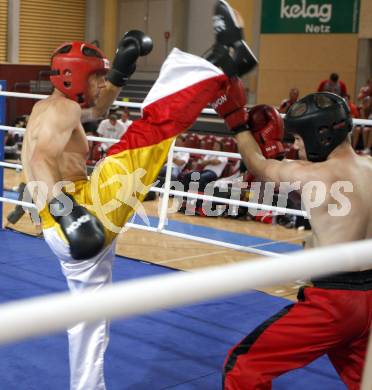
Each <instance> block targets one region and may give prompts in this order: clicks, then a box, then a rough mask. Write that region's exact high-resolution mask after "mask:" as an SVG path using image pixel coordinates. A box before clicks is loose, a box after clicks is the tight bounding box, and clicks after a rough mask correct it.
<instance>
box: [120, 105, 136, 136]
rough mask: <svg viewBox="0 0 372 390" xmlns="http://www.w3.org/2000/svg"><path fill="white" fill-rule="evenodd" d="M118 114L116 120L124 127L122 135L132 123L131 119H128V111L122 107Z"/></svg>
mask: <svg viewBox="0 0 372 390" xmlns="http://www.w3.org/2000/svg"><path fill="white" fill-rule="evenodd" d="M118 114H120V119H119V120H118V122H119V123H121V124H122V125H123V126H124V133H123V134H125V133H126V131H127V130H128V127H129V126H130V125H131V124H132V123H133V121H132V120H131V119H129V110H128V109H127V108H126V107H124V109H123V110H121V111H119V112H118Z"/></svg>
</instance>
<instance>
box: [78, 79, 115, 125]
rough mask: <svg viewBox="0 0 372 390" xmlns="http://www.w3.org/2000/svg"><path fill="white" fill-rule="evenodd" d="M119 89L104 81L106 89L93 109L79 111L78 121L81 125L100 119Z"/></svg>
mask: <svg viewBox="0 0 372 390" xmlns="http://www.w3.org/2000/svg"><path fill="white" fill-rule="evenodd" d="M120 90H121V87H116V86H115V85H113V84H111V83H110V81H106V87H105V88H103V90H102V91H101V93H100V95H99V97H98V100H97V103H96V105H95V106H94V107H90V108H83V109H82V110H81V118H80V121H81V122H82V123H85V122H90V121H94V120H97V119H99V118H102V117H103V116H104V115H105V113H106V112H107V110H108V109H109V107H110V106H111V104H112V103H113V102H114V101H115V99H116V98H117V97H118V96H119V93H120Z"/></svg>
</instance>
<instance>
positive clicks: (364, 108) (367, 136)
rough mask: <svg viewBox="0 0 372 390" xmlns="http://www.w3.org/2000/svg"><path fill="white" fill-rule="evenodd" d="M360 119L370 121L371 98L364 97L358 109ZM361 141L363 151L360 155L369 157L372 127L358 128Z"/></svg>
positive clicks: (371, 116)
mask: <svg viewBox="0 0 372 390" xmlns="http://www.w3.org/2000/svg"><path fill="white" fill-rule="evenodd" d="M360 118H361V119H372V97H371V96H365V97H364V98H363V101H362V105H361V107H360ZM360 127H361V133H362V139H363V149H362V151H361V153H362V154H367V155H369V154H370V152H371V148H372V127H371V126H360Z"/></svg>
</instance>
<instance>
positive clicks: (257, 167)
mask: <svg viewBox="0 0 372 390" xmlns="http://www.w3.org/2000/svg"><path fill="white" fill-rule="evenodd" d="M236 140H237V141H238V147H239V152H240V154H241V155H242V158H243V161H244V163H245V164H246V166H247V168H248V169H249V171H250V172H252V173H253V174H254V175H255V176H257V177H260V178H261V179H262V180H264V181H271V182H275V183H276V184H280V183H281V182H294V181H301V182H304V181H306V180H307V179H308V169H307V168H308V167H310V164H311V163H309V162H307V161H289V160H284V161H278V160H273V159H266V158H265V157H264V156H263V154H262V152H261V149H260V148H259V146H258V144H257V142H256V140H255V139H254V138H253V136H252V134H251V133H250V132H249V131H244V132H241V133H239V134H237V136H236Z"/></svg>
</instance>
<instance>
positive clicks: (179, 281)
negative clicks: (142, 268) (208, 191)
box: [0, 240, 372, 343]
mask: <svg viewBox="0 0 372 390" xmlns="http://www.w3.org/2000/svg"><path fill="white" fill-rule="evenodd" d="M371 265H372V240H365V241H358V242H354V243H348V244H340V245H335V246H330V247H323V248H318V249H312V250H308V251H303V252H301V253H295V254H290V255H288V256H286V257H282V258H280V259H265V260H262V259H256V260H255V261H252V260H251V261H244V262H240V263H235V264H229V265H224V266H218V267H210V268H207V269H203V270H198V271H194V272H187V273H186V272H185V273H184V272H177V273H171V274H167V275H162V276H154V277H150V278H141V279H136V280H133V281H124V282H119V283H115V284H114V285H110V286H106V287H103V288H102V289H99V290H85V291H83V292H81V293H74V294H70V293H67V292H66V293H60V294H52V295H48V296H43V297H39V298H31V299H27V300H21V301H17V302H12V303H5V304H2V305H0V318H1V321H0V343H5V342H10V341H16V340H21V339H24V338H27V337H31V336H36V335H44V334H46V333H51V332H55V331H61V330H63V329H65V328H66V327H69V326H71V325H73V324H76V323H78V322H81V321H87V322H93V321H97V320H99V319H102V318H106V319H114V318H119V317H130V316H134V315H139V314H145V313H149V312H152V311H155V310H160V309H167V308H172V307H176V306H180V305H185V304H191V303H195V302H199V301H201V300H204V299H211V298H217V297H222V296H226V295H228V294H234V293H240V292H243V291H247V290H250V289H253V288H261V287H264V286H272V285H276V284H283V283H287V282H290V281H293V280H298V279H301V280H306V279H309V278H311V277H315V276H316V277H319V276H324V275H327V274H329V273H334V272H346V271H354V270H356V269H366V268H370V267H371Z"/></svg>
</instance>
